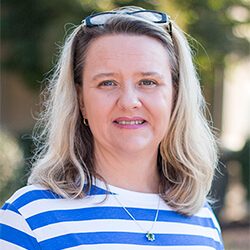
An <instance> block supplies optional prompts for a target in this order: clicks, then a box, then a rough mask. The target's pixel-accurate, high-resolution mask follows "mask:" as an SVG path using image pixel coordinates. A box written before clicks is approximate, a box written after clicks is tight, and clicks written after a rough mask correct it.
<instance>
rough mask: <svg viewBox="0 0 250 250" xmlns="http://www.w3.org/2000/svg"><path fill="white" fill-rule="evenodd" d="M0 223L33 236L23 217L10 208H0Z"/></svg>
mask: <svg viewBox="0 0 250 250" xmlns="http://www.w3.org/2000/svg"><path fill="white" fill-rule="evenodd" d="M0 223H2V224H5V225H7V226H10V227H13V228H15V229H17V230H19V231H22V232H24V233H26V234H28V235H30V236H32V237H33V235H32V232H31V230H30V228H29V227H28V224H27V223H26V221H25V220H24V218H23V217H22V216H21V215H20V214H17V213H15V212H13V211H11V210H0Z"/></svg>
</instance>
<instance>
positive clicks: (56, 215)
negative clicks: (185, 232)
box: [27, 207, 215, 230]
mask: <svg viewBox="0 0 250 250" xmlns="http://www.w3.org/2000/svg"><path fill="white" fill-rule="evenodd" d="M128 210H129V211H130V212H131V213H132V214H133V216H134V217H135V218H136V220H138V221H140V220H143V221H147V220H148V221H153V220H154V217H155V210H154V209H140V208H128ZM105 219H112V220H117V219H118V220H131V218H130V216H129V215H128V214H127V213H126V212H125V210H124V209H123V208H121V207H91V208H82V209H70V210H53V211H47V212H43V213H40V214H36V215H34V216H31V217H29V218H28V219H27V222H28V223H29V225H30V227H31V228H32V229H33V230H34V229H36V228H39V227H43V226H46V225H49V224H53V223H58V222H66V221H84V220H105ZM157 221H163V222H177V223H186V224H193V225H201V226H203V227H212V228H215V226H214V225H213V221H212V219H210V218H200V217H198V216H192V217H187V216H183V215H181V214H178V213H176V212H174V211H166V210H160V211H159V216H158V220H157Z"/></svg>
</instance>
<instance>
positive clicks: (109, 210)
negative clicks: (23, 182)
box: [0, 180, 224, 250]
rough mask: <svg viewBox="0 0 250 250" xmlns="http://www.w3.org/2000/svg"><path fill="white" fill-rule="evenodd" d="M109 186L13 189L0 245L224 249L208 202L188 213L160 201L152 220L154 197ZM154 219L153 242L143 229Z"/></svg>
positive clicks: (0, 220)
mask: <svg viewBox="0 0 250 250" xmlns="http://www.w3.org/2000/svg"><path fill="white" fill-rule="evenodd" d="M108 187H109V191H107V190H106V189H105V185H104V183H102V182H101V181H99V180H97V181H96V183H95V185H93V186H92V189H91V191H90V193H89V195H88V196H87V197H85V198H82V199H64V198H62V197H60V196H58V195H56V194H55V193H53V192H52V191H50V190H48V189H45V188H42V187H41V186H37V185H30V186H26V187H24V188H22V189H20V190H18V191H17V192H16V193H15V194H14V195H13V196H12V197H11V198H10V199H9V200H8V201H7V202H6V203H5V204H4V206H3V207H2V209H1V210H0V249H6V250H12V249H13V250H14V249H15V250H16V249H44V250H48V249H50V250H51V249H52V250H56V249H70V250H78V249H83V250H84V249H86V250H97V249H98V250H117V249H119V250H156V249H161V250H183V249H190V250H197V249H199V250H214V249H220V250H221V249H224V248H223V244H222V239H221V232H220V228H219V225H218V223H217V221H216V218H215V216H214V214H213V212H212V210H211V208H210V207H209V205H207V204H206V205H205V206H204V207H203V208H202V209H201V210H200V211H199V212H198V213H197V214H195V215H193V216H191V217H187V216H183V215H180V214H178V213H176V212H175V211H173V209H171V208H170V207H168V206H167V205H166V204H165V203H164V201H163V200H160V204H159V214H158V218H157V221H156V222H155V223H154V219H155V215H156V210H157V204H158V201H159V196H158V195H156V194H148V193H139V192H132V191H128V190H124V189H121V188H117V187H114V186H110V185H108ZM106 195H107V199H105V197H106ZM114 195H117V198H119V201H120V202H121V203H122V204H123V206H125V207H126V208H127V210H128V211H129V213H131V215H132V216H133V217H134V218H135V219H136V222H135V221H134V220H133V219H132V218H131V217H130V216H129V214H128V213H127V212H126V211H125V209H124V208H123V207H122V206H121V205H120V204H119V203H118V201H117V199H115V198H114ZM153 223H154V227H153V230H152V231H153V233H154V235H155V241H148V240H147V238H146V236H145V232H147V230H148V229H150V228H151V227H152V224H153ZM138 224H139V226H138ZM143 228H145V232H142V229H143Z"/></svg>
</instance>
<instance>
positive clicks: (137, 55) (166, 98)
mask: <svg viewBox="0 0 250 250" xmlns="http://www.w3.org/2000/svg"><path fill="white" fill-rule="evenodd" d="M79 97H80V98H79V99H80V102H82V103H81V106H83V109H82V113H83V116H84V117H85V118H86V119H87V120H88V123H89V127H90V129H91V131H92V133H93V137H94V143H95V149H97V148H98V149H102V150H112V152H122V153H124V152H127V153H129V154H131V153H139V152H145V153H147V152H152V151H154V152H157V149H158V146H159V143H160V142H161V140H162V139H163V137H164V136H165V135H166V133H167V131H168V126H169V120H170V114H171V109H172V102H173V84H172V80H171V73H170V65H169V60H168V54H167V52H166V49H165V48H164V47H163V45H162V44H161V43H160V42H159V41H157V40H156V39H154V38H151V37H148V36H144V35H128V34H115V35H107V36H103V37H100V38H98V39H96V40H94V41H93V42H92V43H91V45H90V47H89V49H88V52H87V57H86V61H85V66H84V70H83V88H81V89H80V90H79Z"/></svg>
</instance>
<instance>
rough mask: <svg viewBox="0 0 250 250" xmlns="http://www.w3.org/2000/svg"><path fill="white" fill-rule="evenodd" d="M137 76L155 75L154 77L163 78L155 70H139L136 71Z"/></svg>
mask: <svg viewBox="0 0 250 250" xmlns="http://www.w3.org/2000/svg"><path fill="white" fill-rule="evenodd" d="M138 75H139V76H143V77H145V76H156V77H159V78H164V77H163V75H162V74H160V73H158V72H156V71H146V72H139V73H138Z"/></svg>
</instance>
